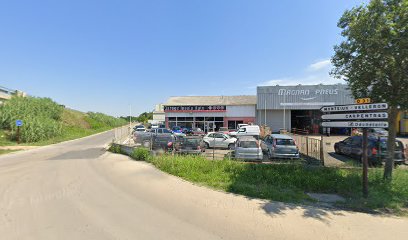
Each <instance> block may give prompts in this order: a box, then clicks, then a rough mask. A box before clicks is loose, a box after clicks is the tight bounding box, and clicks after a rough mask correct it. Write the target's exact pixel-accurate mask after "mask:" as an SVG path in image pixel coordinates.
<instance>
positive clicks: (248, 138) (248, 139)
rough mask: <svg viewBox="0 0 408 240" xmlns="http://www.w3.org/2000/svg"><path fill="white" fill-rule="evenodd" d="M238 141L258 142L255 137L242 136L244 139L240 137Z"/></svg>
mask: <svg viewBox="0 0 408 240" xmlns="http://www.w3.org/2000/svg"><path fill="white" fill-rule="evenodd" d="M238 140H239V141H241V142H242V141H254V142H256V141H257V140H256V139H255V138H254V137H252V136H242V137H239V138H238Z"/></svg>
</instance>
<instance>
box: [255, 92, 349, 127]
mask: <svg viewBox="0 0 408 240" xmlns="http://www.w3.org/2000/svg"><path fill="white" fill-rule="evenodd" d="M352 103H354V98H353V97H352V95H351V91H350V90H349V89H348V87H347V85H343V84H336V85H297V86H278V85H277V86H259V87H257V111H256V119H257V121H256V122H257V124H259V125H267V126H269V127H270V128H271V129H272V131H273V132H276V131H279V130H280V129H286V130H289V131H292V130H308V131H309V132H310V133H319V132H322V129H321V127H320V123H321V115H322V113H321V112H320V108H321V107H322V106H329V105H342V104H352ZM335 131H338V133H345V131H347V129H333V131H332V132H333V133H335Z"/></svg>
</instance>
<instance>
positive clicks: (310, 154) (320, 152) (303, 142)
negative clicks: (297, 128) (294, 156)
mask: <svg viewBox="0 0 408 240" xmlns="http://www.w3.org/2000/svg"><path fill="white" fill-rule="evenodd" d="M291 137H293V139H294V140H295V141H296V144H297V145H298V147H299V152H300V153H301V154H302V155H303V156H304V157H306V158H308V160H315V161H318V162H319V164H321V165H324V149H323V147H324V146H323V138H322V137H321V139H316V138H312V137H308V136H304V135H297V134H291Z"/></svg>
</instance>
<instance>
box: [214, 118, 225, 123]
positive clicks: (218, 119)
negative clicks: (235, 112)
mask: <svg viewBox="0 0 408 240" xmlns="http://www.w3.org/2000/svg"><path fill="white" fill-rule="evenodd" d="M215 121H216V122H223V121H224V118H223V117H216V118H215Z"/></svg>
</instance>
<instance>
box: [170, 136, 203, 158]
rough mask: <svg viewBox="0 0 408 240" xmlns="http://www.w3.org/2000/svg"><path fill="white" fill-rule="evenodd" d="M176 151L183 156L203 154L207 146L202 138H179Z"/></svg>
mask: <svg viewBox="0 0 408 240" xmlns="http://www.w3.org/2000/svg"><path fill="white" fill-rule="evenodd" d="M175 150H176V152H177V153H181V154H201V152H204V151H205V144H204V142H203V139H202V138H201V137H197V136H186V137H179V138H178V139H177V140H176V143H175Z"/></svg>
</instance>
